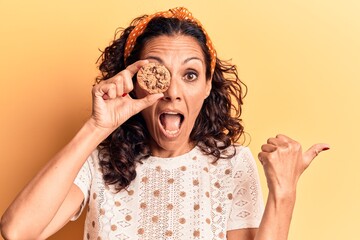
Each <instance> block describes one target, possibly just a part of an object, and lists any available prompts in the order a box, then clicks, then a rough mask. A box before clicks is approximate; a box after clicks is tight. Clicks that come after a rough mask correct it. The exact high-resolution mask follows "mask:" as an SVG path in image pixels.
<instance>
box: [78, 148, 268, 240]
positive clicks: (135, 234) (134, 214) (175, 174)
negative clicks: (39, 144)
mask: <svg viewBox="0 0 360 240" xmlns="http://www.w3.org/2000/svg"><path fill="white" fill-rule="evenodd" d="M97 156H98V153H97V151H94V153H93V154H92V155H91V156H90V157H89V158H88V160H87V161H86V162H85V164H84V166H83V167H82V169H81V171H80V172H79V174H78V176H77V178H76V180H75V184H76V185H77V186H78V187H79V188H80V189H81V190H82V192H83V193H84V196H85V200H84V203H83V206H82V209H83V208H84V207H85V206H86V205H88V210H87V216H86V222H85V231H84V239H144V240H145V239H149V240H150V239H207V240H208V239H225V238H226V231H228V230H232V229H241V228H256V227H258V226H259V224H260V221H261V217H262V214H263V209H264V205H263V201H262V194H261V188H260V183H259V177H258V172H257V168H256V164H255V161H254V159H253V157H252V154H251V152H250V150H249V149H248V148H245V147H241V146H238V147H237V153H236V156H235V157H233V158H232V159H231V160H229V159H227V160H225V159H221V160H219V161H218V162H217V163H216V164H212V159H211V158H210V157H209V156H205V155H204V154H202V153H201V151H200V149H199V148H198V147H195V148H194V149H193V150H191V151H190V152H188V153H186V154H184V155H182V156H178V157H174V158H158V157H150V158H148V159H146V160H144V163H143V164H139V165H138V166H137V169H136V171H137V177H136V179H135V180H134V181H133V182H132V183H131V184H130V186H129V187H128V188H127V190H123V191H121V192H119V193H115V191H114V190H113V187H112V186H107V185H105V184H104V181H103V179H102V173H101V169H100V167H99V164H98V161H99V160H98V157H97ZM81 211H82V210H81ZM81 211H80V212H79V213H78V214H77V215H76V216H74V218H73V220H75V219H76V218H77V217H78V216H79V214H80V213H81Z"/></svg>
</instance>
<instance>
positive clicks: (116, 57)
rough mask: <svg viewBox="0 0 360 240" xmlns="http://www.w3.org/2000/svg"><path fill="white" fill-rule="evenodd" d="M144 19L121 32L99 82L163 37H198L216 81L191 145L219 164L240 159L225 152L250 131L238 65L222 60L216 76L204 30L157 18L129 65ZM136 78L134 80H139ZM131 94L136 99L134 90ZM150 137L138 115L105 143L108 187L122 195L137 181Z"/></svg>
mask: <svg viewBox="0 0 360 240" xmlns="http://www.w3.org/2000/svg"><path fill="white" fill-rule="evenodd" d="M143 17H146V16H143ZM143 17H139V18H136V19H135V20H134V21H133V22H132V23H131V24H130V26H129V27H127V28H126V29H120V31H118V32H117V34H116V35H115V39H114V41H113V42H112V43H111V45H110V46H108V47H107V48H106V49H105V50H104V52H103V53H102V55H101V56H100V58H99V60H100V65H99V69H100V71H101V76H99V77H98V78H97V82H100V81H104V80H106V79H109V78H111V77H113V76H114V75H116V74H117V73H118V72H120V71H122V70H124V69H125V67H126V66H128V65H130V64H132V63H133V62H135V61H137V60H139V56H140V53H141V50H142V48H143V46H144V45H145V44H146V42H147V41H149V40H150V39H153V38H155V37H157V36H162V35H167V36H173V35H186V36H191V37H194V38H195V39H196V40H197V42H198V43H199V45H200V46H201V48H202V51H203V53H204V56H205V61H206V78H207V79H208V80H207V81H210V80H211V81H212V88H211V92H210V95H209V96H208V97H207V98H206V99H205V101H204V103H203V106H202V109H201V111H200V113H199V115H198V117H197V119H196V121H195V125H194V128H193V130H192V132H191V134H190V141H192V142H193V143H195V144H196V145H197V146H198V147H199V148H200V149H201V151H202V152H203V153H204V154H206V155H210V156H213V157H214V161H217V160H218V159H220V158H230V157H232V156H234V154H235V151H231V153H228V154H225V153H224V151H223V150H225V149H226V148H228V147H229V146H233V145H234V143H235V142H237V141H238V140H239V138H240V137H241V136H242V134H243V133H244V127H243V125H242V124H241V119H240V116H241V113H242V108H241V106H242V104H243V101H242V98H243V97H244V96H245V94H246V86H245V84H243V83H242V82H241V80H240V79H239V77H238V73H237V69H236V66H235V65H232V64H230V63H228V62H226V61H222V60H220V59H218V58H217V59H216V66H215V71H214V73H213V76H212V78H211V70H210V61H211V59H210V53H209V50H208V48H207V46H206V38H205V35H204V33H203V32H202V30H201V28H200V27H199V26H198V25H196V24H195V23H193V22H190V21H186V20H179V19H177V18H164V17H156V18H153V19H152V20H151V21H150V22H149V23H148V25H147V27H146V29H145V31H144V32H143V34H142V35H140V36H139V37H138V38H137V40H136V43H135V46H134V49H133V51H132V52H131V54H130V56H129V57H128V58H127V59H126V62H125V61H124V48H125V43H126V39H127V38H128V36H129V34H130V32H131V30H132V29H133V28H134V26H136V24H137V23H138V22H139V21H141V19H142V18H143ZM119 33H120V35H119ZM118 35H119V36H118ZM117 36H118V37H117ZM135 79H136V78H135V77H134V79H133V81H135ZM243 87H244V89H245V91H243ZM129 94H130V96H131V97H133V98H136V96H135V94H134V93H133V92H131V93H129ZM149 139H150V135H149V132H148V130H147V128H146V125H145V120H144V119H143V117H142V116H141V114H140V113H138V114H136V115H134V116H132V117H131V118H129V119H128V120H127V121H126V122H125V123H123V124H122V125H121V126H119V127H118V128H117V129H116V130H115V131H114V132H113V133H112V134H111V135H109V136H108V137H107V138H106V139H105V140H104V141H103V142H102V143H101V144H100V145H99V147H98V149H99V159H100V166H101V168H102V171H103V174H104V181H105V183H106V184H108V185H114V187H115V189H116V190H117V191H120V190H122V189H126V188H127V187H128V186H129V184H130V183H131V181H132V180H134V179H135V177H136V165H137V164H138V163H142V161H144V160H146V158H148V157H149V156H150V154H151V153H150V148H149Z"/></svg>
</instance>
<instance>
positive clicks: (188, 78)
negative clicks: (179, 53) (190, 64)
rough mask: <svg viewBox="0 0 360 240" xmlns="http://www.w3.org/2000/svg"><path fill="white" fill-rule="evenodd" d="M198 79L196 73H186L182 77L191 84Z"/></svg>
mask: <svg viewBox="0 0 360 240" xmlns="http://www.w3.org/2000/svg"><path fill="white" fill-rule="evenodd" d="M197 78H198V74H197V73H196V72H187V73H186V74H185V76H184V79H185V80H186V81H189V82H192V81H195V80H196V79H197Z"/></svg>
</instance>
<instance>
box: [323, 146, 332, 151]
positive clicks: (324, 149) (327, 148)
mask: <svg viewBox="0 0 360 240" xmlns="http://www.w3.org/2000/svg"><path fill="white" fill-rule="evenodd" d="M329 149H330V148H329V147H324V148H323V149H322V150H323V151H326V150H329Z"/></svg>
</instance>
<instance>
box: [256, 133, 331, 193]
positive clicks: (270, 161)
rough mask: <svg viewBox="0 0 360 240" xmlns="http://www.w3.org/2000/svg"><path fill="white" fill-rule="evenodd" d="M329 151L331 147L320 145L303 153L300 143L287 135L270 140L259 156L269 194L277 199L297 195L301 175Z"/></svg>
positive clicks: (262, 147) (263, 146)
mask: <svg viewBox="0 0 360 240" xmlns="http://www.w3.org/2000/svg"><path fill="white" fill-rule="evenodd" d="M328 149H330V148H329V145H327V144H323V143H319V144H315V145H313V146H312V147H310V148H309V149H308V150H307V151H305V152H303V151H302V147H301V145H300V144H299V143H298V142H296V141H295V140H293V139H291V138H289V137H287V136H285V135H277V136H276V137H275V138H269V139H268V140H267V143H266V144H264V145H262V146H261V152H260V153H259V154H258V157H259V160H260V162H261V164H262V165H263V167H264V171H265V175H266V179H267V184H268V187H269V192H270V193H271V194H274V196H275V197H287V196H289V194H290V195H291V194H295V193H296V185H297V182H298V180H299V178H300V176H301V174H302V173H303V172H304V171H305V169H306V168H307V167H308V166H309V165H310V163H311V162H312V161H313V159H314V158H315V157H316V156H317V155H318V154H319V153H320V152H322V151H325V150H328Z"/></svg>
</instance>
